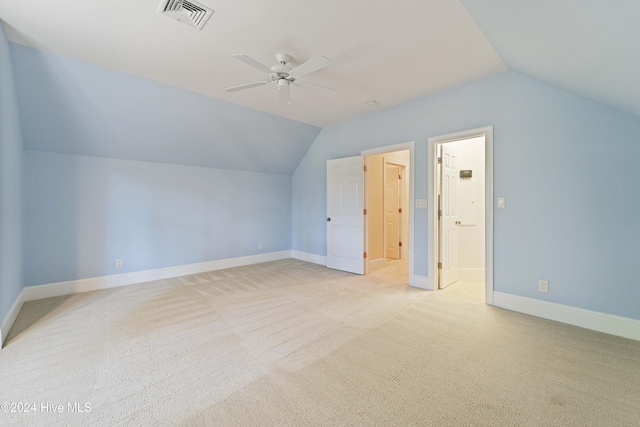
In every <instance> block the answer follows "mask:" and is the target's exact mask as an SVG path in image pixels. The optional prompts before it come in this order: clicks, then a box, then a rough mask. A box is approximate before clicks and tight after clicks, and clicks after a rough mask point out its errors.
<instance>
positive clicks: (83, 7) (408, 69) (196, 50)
mask: <svg viewBox="0 0 640 427" xmlns="http://www.w3.org/2000/svg"><path fill="white" fill-rule="evenodd" d="M159 3H160V0H136V1H131V0H91V1H86V0H58V1H56V2H51V1H47V0H20V1H15V0H0V18H1V19H2V20H3V21H4V22H5V29H6V32H7V35H8V37H9V40H11V41H13V42H16V43H21V44H26V45H30V46H34V47H37V48H40V49H45V50H50V51H53V52H56V53H58V54H61V55H65V56H69V57H72V58H77V59H81V60H84V61H87V62H90V63H94V64H98V65H101V66H104V67H108V68H111V69H115V70H119V71H122V72H125V73H129V74H133V75H137V76H141V77H145V78H148V79H151V80H155V81H159V82H163V83H167V84H170V85H173V86H177V87H181V88H184V89H188V90H191V91H194V92H199V93H202V94H205V95H209V96H212V97H215V98H218V99H222V100H226V101H230V102H233V103H237V104H241V105H244V106H247V107H251V108H255V109H258V110H262V111H266V112H270V113H273V114H277V115H279V116H283V117H286V118H290V119H293V120H297V121H301V122H304V123H309V124H313V125H316V126H326V125H330V124H333V123H337V122H340V121H344V120H347V119H350V118H353V117H356V116H359V115H363V114H367V113H369V112H371V111H372V108H371V107H368V106H367V105H366V102H367V101H370V100H375V101H377V102H378V106H377V107H375V108H378V109H380V108H387V107H390V106H392V105H396V104H399V103H402V102H405V101H408V100H411V99H415V98H418V97H421V96H424V95H427V94H430V93H433V92H436V91H439V90H442V89H446V88H449V87H453V86H456V85H458V84H461V83H464V82H467V81H471V80H475V79H477V78H480V77H484V76H487V75H490V74H493V73H496V72H500V71H504V70H505V69H506V67H505V65H504V64H503V62H502V61H501V59H500V58H499V57H498V55H497V54H496V52H495V51H494V49H493V47H492V46H491V44H490V43H489V42H488V41H487V39H486V38H485V36H484V35H483V33H482V32H481V31H480V29H479V28H478V27H477V26H476V24H475V22H474V21H473V19H472V18H471V17H470V16H469V14H468V13H467V11H466V10H465V8H464V7H463V6H462V5H461V4H460V2H459V1H457V0H396V1H394V2H390V1H388V0H384V1H383V0H347V1H345V0H295V1H294V0H271V1H264V0H244V1H228V0H200V3H202V4H204V5H206V6H208V7H211V8H212V9H214V10H215V13H214V14H213V16H212V17H211V19H210V20H209V22H208V23H207V24H206V25H205V27H204V28H203V30H202V31H197V30H196V29H194V28H191V27H189V26H187V25H186V24H183V23H179V22H177V21H175V20H172V19H170V18H169V17H167V16H164V15H160V14H158V13H157V12H156V9H157V7H158V5H159ZM278 52H285V53H288V54H290V55H291V56H292V58H293V59H294V64H295V63H301V62H304V61H306V60H308V59H311V58H312V57H314V56H316V55H319V54H322V55H324V56H326V57H328V58H329V59H330V60H331V65H330V66H329V67H327V68H325V69H323V70H320V71H318V72H316V73H313V74H310V75H308V76H307V77H305V79H304V80H306V81H309V82H311V83H316V84H320V85H323V86H327V87H330V88H333V89H336V90H338V92H339V94H338V96H337V97H335V98H324V97H322V96H320V95H318V94H316V93H314V92H308V91H304V90H302V89H300V88H295V87H294V88H292V94H291V102H292V105H291V106H288V107H287V106H282V105H279V103H278V97H277V93H276V87H275V85H267V86H262V87H258V88H253V89H249V90H246V91H242V92H235V93H229V92H225V90H224V89H225V87H229V86H235V85H240V84H244V83H249V82H255V81H259V80H263V78H264V77H265V76H264V75H263V74H262V73H261V72H260V71H258V70H256V69H254V68H251V67H249V66H248V65H246V64H243V63H241V62H240V61H238V60H236V59H234V58H232V55H233V54H235V53H243V54H246V55H249V56H250V57H252V58H254V59H256V60H257V61H260V62H262V63H264V64H265V65H268V66H271V65H274V64H275V63H276V60H275V54H276V53H278Z"/></svg>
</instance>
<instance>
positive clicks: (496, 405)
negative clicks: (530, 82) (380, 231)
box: [0, 260, 640, 426]
mask: <svg viewBox="0 0 640 427" xmlns="http://www.w3.org/2000/svg"><path fill="white" fill-rule="evenodd" d="M403 271H405V269H403V268H402V263H395V264H392V265H390V266H389V267H387V268H384V269H380V270H377V271H375V272H373V273H372V274H371V275H369V276H356V275H351V274H347V273H342V272H338V271H333V270H329V269H326V268H324V267H321V266H318V265H314V264H309V263H305V262H302V261H297V260H283V261H277V262H271V263H264V264H257V265H253V266H247V267H239V268H232V269H227V270H220V271H212V272H209V273H205V274H198V275H193V276H186V277H181V278H175V279H170V280H162V281H157V282H151V283H145V284H140V285H134V286H127V287H122V288H117V289H110V290H105V291H97V292H90V293H85V294H77V295H73V296H66V297H57V298H50V299H46V300H40V301H33V302H29V303H26V304H25V305H24V308H23V309H22V311H21V313H20V315H19V317H18V319H17V320H16V323H15V325H14V327H13V329H12V330H11V332H10V334H9V336H8V338H7V343H6V347H5V348H4V349H2V350H1V351H0V378H1V383H0V402H7V403H9V404H12V403H14V404H15V405H11V408H10V409H14V410H16V411H22V412H13V413H12V412H4V410H5V409H6V406H5V405H4V403H3V404H2V405H3V406H2V409H3V412H0V425H3V426H4V425H47V426H50V425H78V426H88V425H127V426H128V425H153V426H157V425H194V426H204V425H214V426H226V425H228V426H272V425H274V426H275V425H277V426H283V425H292V426H307V425H317V426H342V425H352V426H356V425H357V426H364V425H367V426H368V425H379V426H392V425H398V426H411V425H451V426H461V425H491V426H507V425H509V426H516V425H523V426H544V425H558V426H566V425H575V426H637V425H640V342H637V341H632V340H627V339H624V338H619V337H614V336H610V335H606V334H602V333H598V332H593V331H589V330H585V329H581V328H577V327H573V326H569V325H564V324H560V323H556V322H552V321H547V320H543V319H539V318H535V317H531V316H527V315H523V314H519V313H514V312H509V311H506V310H501V309H497V308H494V307H490V306H487V305H485V304H484V303H483V292H484V288H483V285H482V283H471V282H469V283H463V282H461V283H456V284H454V285H452V286H450V287H449V288H447V289H445V290H443V291H439V292H426V291H420V290H416V289H412V288H409V287H408V286H407V285H406V273H405V275H404V276H402V272H403ZM25 404H29V406H28V410H29V411H30V412H25ZM85 404H87V405H86V406H85ZM58 405H62V407H61V408H62V409H61V408H60V407H58ZM60 409H61V410H60ZM78 409H82V410H84V412H79V411H78Z"/></svg>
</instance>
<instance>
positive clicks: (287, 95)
mask: <svg viewBox="0 0 640 427" xmlns="http://www.w3.org/2000/svg"><path fill="white" fill-rule="evenodd" d="M285 81H286V80H285ZM278 100H279V101H280V105H291V86H290V85H289V82H287V83H286V84H285V83H281V81H280V82H278Z"/></svg>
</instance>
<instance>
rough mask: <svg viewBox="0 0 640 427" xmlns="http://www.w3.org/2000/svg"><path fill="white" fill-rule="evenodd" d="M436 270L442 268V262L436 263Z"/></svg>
mask: <svg viewBox="0 0 640 427" xmlns="http://www.w3.org/2000/svg"><path fill="white" fill-rule="evenodd" d="M438 270H442V263H441V262H439V263H438Z"/></svg>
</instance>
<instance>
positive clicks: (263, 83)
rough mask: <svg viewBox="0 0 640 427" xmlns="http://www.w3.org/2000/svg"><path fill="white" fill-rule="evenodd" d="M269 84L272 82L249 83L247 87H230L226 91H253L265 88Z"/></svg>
mask: <svg viewBox="0 0 640 427" xmlns="http://www.w3.org/2000/svg"><path fill="white" fill-rule="evenodd" d="M269 83H271V82H255V83H247V84H246V85H240V86H232V87H228V88H226V89H225V90H226V91H227V92H237V91H239V90H245V89H251V88H252V87H258V86H264V85H266V84H269Z"/></svg>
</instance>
